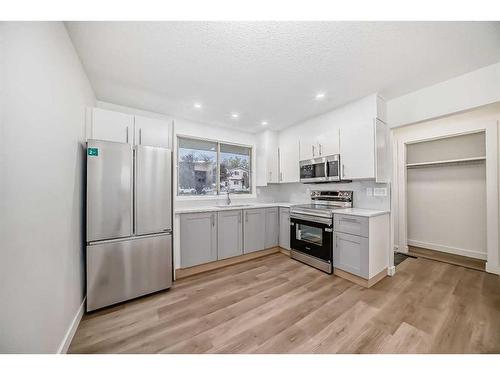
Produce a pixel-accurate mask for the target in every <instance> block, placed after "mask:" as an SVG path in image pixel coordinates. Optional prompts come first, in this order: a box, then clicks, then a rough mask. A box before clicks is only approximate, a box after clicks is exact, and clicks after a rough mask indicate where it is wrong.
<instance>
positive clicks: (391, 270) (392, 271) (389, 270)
mask: <svg viewBox="0 0 500 375" xmlns="http://www.w3.org/2000/svg"><path fill="white" fill-rule="evenodd" d="M395 273H396V267H394V266H390V267H387V275H388V276H394V274H395Z"/></svg>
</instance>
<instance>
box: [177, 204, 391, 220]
mask: <svg viewBox="0 0 500 375" xmlns="http://www.w3.org/2000/svg"><path fill="white" fill-rule="evenodd" d="M297 204H304V202H302V203H298V202H294V203H292V202H275V203H261V202H259V203H241V205H240V204H238V203H235V204H234V205H231V206H224V205H220V206H218V205H217V204H216V203H214V205H213V206H209V205H206V206H205V205H203V206H196V207H180V208H176V209H175V213H176V214H187V213H193V212H217V211H228V210H248V209H252V208H266V207H286V208H290V207H291V206H294V205H297ZM335 213H337V214H343V215H353V216H364V217H374V216H379V215H385V214H388V213H389V211H382V210H369V209H364V208H339V209H336V210H335Z"/></svg>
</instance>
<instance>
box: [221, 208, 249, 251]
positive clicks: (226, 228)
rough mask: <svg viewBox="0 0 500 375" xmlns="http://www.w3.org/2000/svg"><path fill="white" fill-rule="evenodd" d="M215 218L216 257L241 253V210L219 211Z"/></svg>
mask: <svg viewBox="0 0 500 375" xmlns="http://www.w3.org/2000/svg"><path fill="white" fill-rule="evenodd" d="M217 216H218V220H217V234H218V235H217V239H218V240H217V259H219V260H220V259H226V258H231V257H234V256H238V255H242V254H243V225H242V221H243V220H242V216H243V211H241V210H234V211H233V210H232V211H220V212H219V213H218V214H217Z"/></svg>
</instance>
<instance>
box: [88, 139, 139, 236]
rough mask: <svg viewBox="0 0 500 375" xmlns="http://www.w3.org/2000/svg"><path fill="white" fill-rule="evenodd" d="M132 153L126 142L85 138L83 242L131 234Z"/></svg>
mask: <svg viewBox="0 0 500 375" xmlns="http://www.w3.org/2000/svg"><path fill="white" fill-rule="evenodd" d="M132 186H133V153H132V147H131V146H130V145H128V144H126V143H118V142H106V141H96V140H89V141H88V142H87V242H91V241H97V240H105V239H112V238H119V237H127V236H130V235H131V234H132V218H133V216H132V202H133V198H132V196H133V195H132Z"/></svg>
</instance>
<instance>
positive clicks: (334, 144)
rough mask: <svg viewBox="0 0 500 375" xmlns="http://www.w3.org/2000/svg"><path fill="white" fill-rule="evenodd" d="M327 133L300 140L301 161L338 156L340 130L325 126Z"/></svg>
mask: <svg viewBox="0 0 500 375" xmlns="http://www.w3.org/2000/svg"><path fill="white" fill-rule="evenodd" d="M325 128H326V130H325V131H321V132H319V134H311V135H309V136H307V137H301V139H300V151H299V160H308V159H314V158H319V157H322V156H329V155H334V154H338V153H339V150H340V146H339V128H338V127H335V126H331V127H330V128H329V126H328V124H325Z"/></svg>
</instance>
